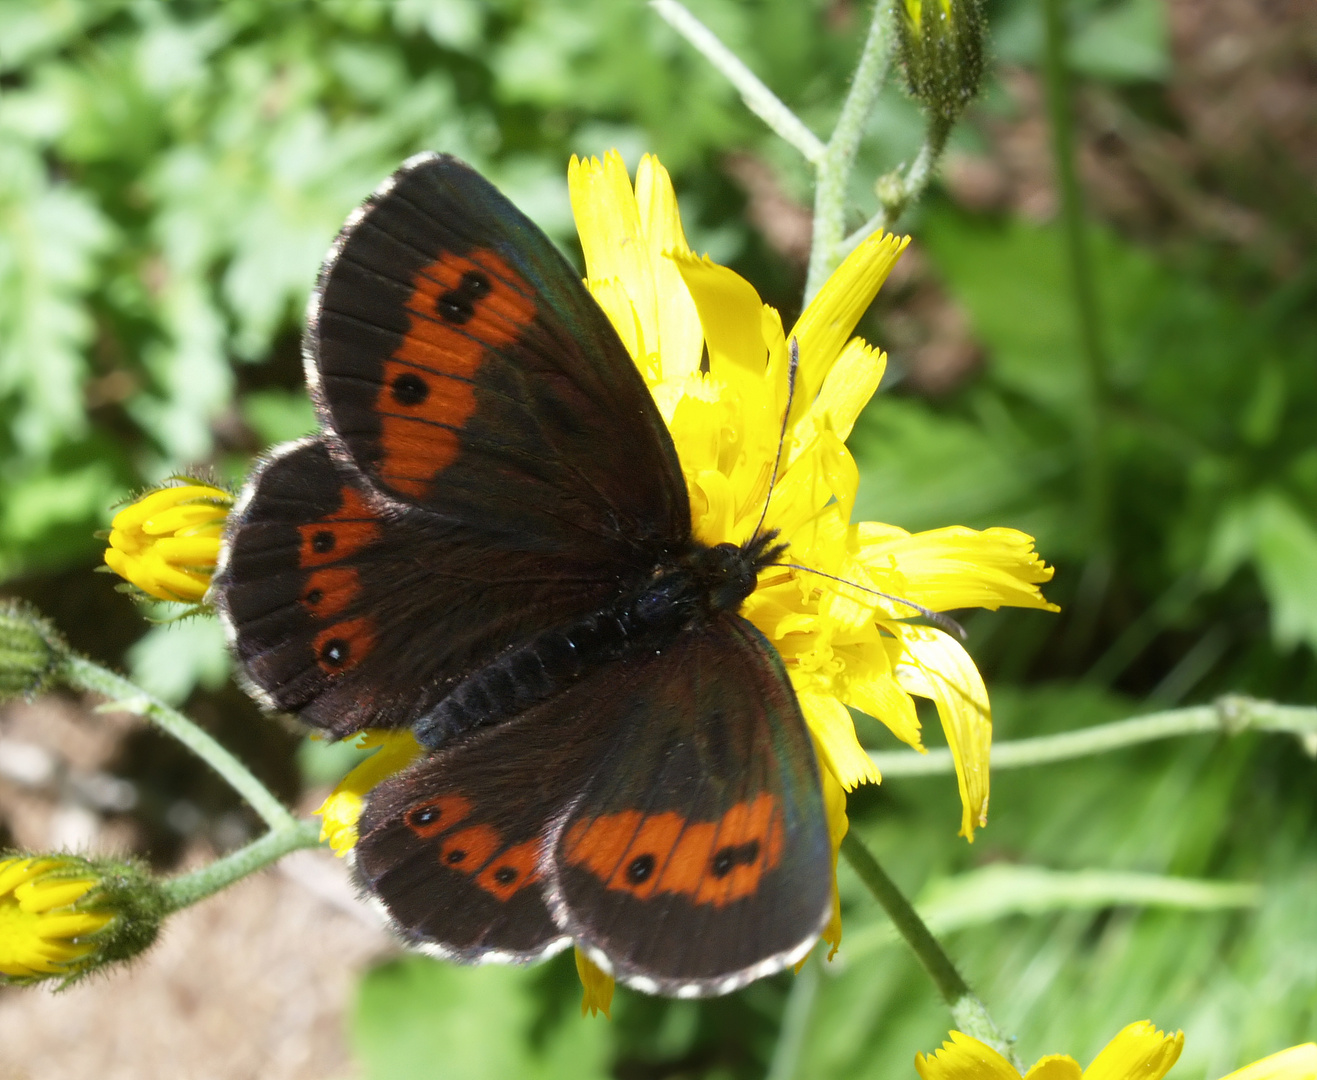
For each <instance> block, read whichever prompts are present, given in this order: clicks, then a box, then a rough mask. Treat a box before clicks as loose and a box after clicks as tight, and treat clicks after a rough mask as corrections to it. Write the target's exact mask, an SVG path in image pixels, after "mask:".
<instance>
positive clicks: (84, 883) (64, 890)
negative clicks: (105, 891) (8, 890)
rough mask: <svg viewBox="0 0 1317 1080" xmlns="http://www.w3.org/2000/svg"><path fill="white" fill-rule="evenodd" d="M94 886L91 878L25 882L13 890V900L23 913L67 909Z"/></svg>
mask: <svg viewBox="0 0 1317 1080" xmlns="http://www.w3.org/2000/svg"><path fill="white" fill-rule="evenodd" d="M95 884H96V882H95V881H94V880H92V879H91V878H75V879H72V880H58V879H57V880H55V881H25V882H24V883H23V884H22V885H20V886H18V888H16V889H15V890H14V899H15V900H17V901H18V906H19V907H21V908H22V909H23V910H24V911H31V912H40V911H50V910H51V909H52V908H59V907H67V906H68V905H69V904H71V903H73V902H74V901H75V900H78V899H81V898H82V897H83V896H85V895H86V894H87V892H88V891H89V890H90V889H91V887H92V886H93V885H95Z"/></svg>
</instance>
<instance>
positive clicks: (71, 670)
mask: <svg viewBox="0 0 1317 1080" xmlns="http://www.w3.org/2000/svg"><path fill="white" fill-rule="evenodd" d="M59 677H60V678H61V679H62V680H63V681H64V682H65V683H67V684H68V685H69V686H71V687H73V688H74V689H75V690H84V691H88V692H90V693H95V694H102V695H104V696H105V697H107V698H109V699H110V700H109V701H107V702H106V703H105V704H103V705H101V706H99V711H101V712H118V711H122V712H129V713H134V714H135V715H137V716H141V717H145V718H146V719H147V720H150V721H151V722H152V723H153V724H155V726H156V727H158V728H160V730H161V731H164V732H166V733H167V734H169V735H172V736H173V737H174V738H175V739H177V740H178V741H179V742H181V743H182V744H183V745H184V746H186V747H187V748H188V749H189V750H191V751H192V752H193V753H194V754H196V755H197V757H199V758H201V759H202V760H203V761H204V762H206V764H208V765H209V766H210V767H211V768H212V769H214V770H215V771H216V772H217V773H219V774H220V776H222V777H223V778H224V780H225V781H226V782H227V783H228V785H229V786H230V787H231V788H233V790H234V791H236V792H237V793H238V794H239V795H241V796H242V797H243V798H244V799H246V800H247V802H248V803H250V804H251V807H252V809H253V810H255V811H256V812H257V813H258V814H259V815H260V816H261V819H262V820H263V821H264V822H265V823H266V824H267V825H268V826H269V827H270V828H271V829H272V830H274V831H276V832H280V831H285V830H288V829H295V828H298V827H299V825H298V821H297V819H296V818H295V817H293V815H292V813H291V812H290V811H289V810H288V808H287V807H286V806H284V804H283V803H281V802H280V801H279V800H278V799H276V798H275V797H274V795H273V794H271V793H270V790H269V788H267V787H266V786H265V785H264V784H262V783H261V782H260V781H259V780H257V779H256V777H255V776H254V775H252V772H251V770H250V769H248V768H247V766H246V765H244V764H243V763H242V762H241V761H239V760H238V759H237V758H236V757H234V756H233V755H232V754H231V753H229V752H228V751H227V750H225V749H224V747H222V746H221V745H220V744H219V743H218V742H216V741H215V740H214V739H213V738H212V737H211V736H210V735H208V734H207V733H206V732H205V731H202V730H201V728H199V727H198V726H197V725H196V724H195V723H193V722H192V721H191V720H189V719H188V718H187V717H186V716H184V715H183V714H182V713H181V712H179V711H178V710H177V709H173V708H170V706H168V705H166V704H165V703H164V702H163V701H161V700H159V699H158V698H155V697H152V696H151V695H150V694H148V693H147V692H146V691H145V690H143V689H142V688H141V687H139V686H136V685H134V684H133V683H131V682H129V681H128V680H127V679H125V678H124V677H123V676H122V675H116V674H115V673H114V672H112V671H109V670H107V669H106V668H103V667H101V666H100V665H99V664H96V663H93V662H92V661H90V660H88V659H86V658H85V657H82V656H74V655H69V656H66V657H65V658H64V659H63V661H62V663H61V665H60V670H59ZM258 842H259V841H258Z"/></svg>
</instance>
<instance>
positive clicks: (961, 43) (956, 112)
mask: <svg viewBox="0 0 1317 1080" xmlns="http://www.w3.org/2000/svg"><path fill="white" fill-rule="evenodd" d="M985 25H986V24H985V20H984V17H983V0H897V4H896V34H897V42H898V49H899V51H900V56H901V63H902V65H903V67H904V68H905V79H906V86H907V87H908V88H909V90H910V93H911V95H912V96H914V97H915V98H917V99H918V100H919V101H921V102H922V103H923V104H924V107H925V108H927V109H929V110H930V111H932V112H934V113H936V114H937V115H938V116H940V117H941V118H942V119H943V120H945V121H946V122H947V123H948V124H951V123H954V122H955V120H956V119H957V118H958V117H959V116H960V114H961V112H963V111H964V109H965V106H966V105H968V104H969V103H970V101H972V100H973V98H974V96H975V95H976V94H977V93H978V92H979V83H980V81H981V80H982V79H983V37H984V29H985Z"/></svg>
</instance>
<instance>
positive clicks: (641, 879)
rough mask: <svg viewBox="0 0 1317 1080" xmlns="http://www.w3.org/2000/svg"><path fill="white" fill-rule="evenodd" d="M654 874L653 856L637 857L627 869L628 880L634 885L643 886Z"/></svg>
mask: <svg viewBox="0 0 1317 1080" xmlns="http://www.w3.org/2000/svg"><path fill="white" fill-rule="evenodd" d="M653 872H654V856H653V855H637V856H636V857H635V858H634V859H632V860H631V865H630V866H628V867H627V868H626V879H627V881H629V882H631V884H632V885H643V884H644V883H645V882H646V881H648V880H649V875H650V874H652V873H653Z"/></svg>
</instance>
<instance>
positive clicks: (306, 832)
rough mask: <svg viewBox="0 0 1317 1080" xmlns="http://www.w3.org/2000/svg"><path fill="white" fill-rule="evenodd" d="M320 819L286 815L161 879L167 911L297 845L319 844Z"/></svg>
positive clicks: (261, 866) (260, 867) (205, 894)
mask: <svg viewBox="0 0 1317 1080" xmlns="http://www.w3.org/2000/svg"><path fill="white" fill-rule="evenodd" d="M319 845H320V823H319V822H318V821H298V820H297V819H296V818H293V817H290V818H289V824H288V825H285V826H282V827H280V828H276V829H272V830H271V831H270V832H268V833H266V834H265V835H264V836H262V837H261V838H260V839H259V840H253V841H252V842H251V843H250V844H248V845H247V846H246V847H241V848H239V849H238V850H237V851H234V852H230V853H229V854H228V855H225V856H224V857H223V858H222V859H216V860H215V861H214V862H213V863H211V864H210V865H209V866H203V867H202V868H201V869H200V870H193V871H192V872H191V873H190V874H180V875H179V876H178V877H176V878H171V879H170V880H168V881H166V882H163V883H162V884H161V889H162V891H163V892H164V894H165V900H166V902H167V903H168V905H169V910H170V911H177V910H178V909H179V908H185V907H188V906H189V905H191V904H195V903H196V902H197V901H198V900H204V899H205V898H206V897H208V896H211V895H213V894H214V893H217V892H219V891H220V890H221V889H225V888H228V886H230V885H232V884H233V883H234V882H235V881H239V880H241V879H242V878H245V877H246V876H247V875H248V874H254V873H255V872H256V871H257V870H263V869H264V868H265V867H267V866H269V865H270V864H271V863H273V862H277V861H278V860H280V859H282V858H283V857H284V856H285V855H287V854H288V853H289V852H290V851H297V850H298V849H300V848H312V847H319Z"/></svg>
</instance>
